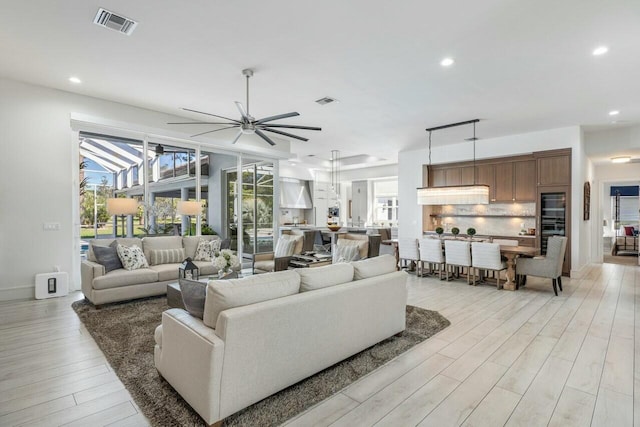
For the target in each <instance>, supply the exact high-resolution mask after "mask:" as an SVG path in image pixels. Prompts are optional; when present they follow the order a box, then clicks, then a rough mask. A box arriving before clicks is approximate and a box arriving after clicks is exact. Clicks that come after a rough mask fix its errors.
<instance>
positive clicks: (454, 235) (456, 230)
mask: <svg viewBox="0 0 640 427" xmlns="http://www.w3.org/2000/svg"><path fill="white" fill-rule="evenodd" d="M451 234H453V237H458V234H460V229H459V228H458V227H453V228H452V229H451Z"/></svg>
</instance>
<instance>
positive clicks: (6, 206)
mask: <svg viewBox="0 0 640 427" xmlns="http://www.w3.org/2000/svg"><path fill="white" fill-rule="evenodd" d="M76 113H79V114H83V115H88V116H94V117H101V118H105V119H107V120H111V121H114V122H119V123H132V124H135V125H136V126H140V127H146V128H148V129H156V130H159V132H162V133H161V134H163V135H169V136H176V137H177V136H178V135H180V136H185V134H178V133H177V132H175V128H173V129H172V128H169V127H168V126H167V125H166V122H167V121H171V120H174V119H175V118H176V117H174V116H171V115H167V114H164V113H159V112H155V111H150V110H144V109H141V108H136V107H132V106H128V105H124V104H118V103H115V102H109V101H105V100H101V99H96V98H90V97H86V96H82V95H77V94H72V93H69V92H63V91H59V90H54V89H48V88H44V87H41V86H33V85H28V84H23V83H19V82H16V81H12V80H6V79H0V141H1V142H2V144H1V145H2V149H3V155H2V156H0V194H1V195H2V202H1V204H0V206H1V207H0V240H1V241H2V247H1V248H0V271H1V272H2V280H0V300H5V299H16V298H32V297H33V296H34V288H33V286H34V285H33V284H34V281H35V279H34V275H35V274H36V273H42V272H50V271H53V269H54V266H59V267H60V269H61V270H62V271H67V272H69V273H70V276H71V279H72V283H71V287H72V289H73V288H75V289H78V288H79V268H78V265H79V252H78V248H77V244H76V243H75V240H74V236H77V235H78V230H77V229H76V226H75V225H74V223H77V218H75V219H74V210H75V214H76V215H77V208H74V206H73V198H74V197H75V194H76V193H77V191H78V189H77V185H78V183H77V178H76V182H73V179H72V176H73V175H74V173H75V175H76V177H77V169H78V163H79V159H78V158H77V157H76V158H73V154H72V153H74V149H75V150H76V151H75V152H76V153H77V144H78V141H77V139H76V134H75V133H74V132H73V131H72V130H71V126H70V118H71V115H72V114H76ZM214 135H215V134H214ZM216 138H217V137H216ZM202 141H205V140H202ZM207 141H212V142H211V144H208V145H210V146H212V147H213V146H217V147H220V146H222V145H223V142H221V141H220V140H219V139H218V140H215V139H213V138H211V139H208V140H207ZM224 143H228V141H224ZM239 144H240V145H239V146H238V147H233V149H235V150H238V151H240V150H242V151H248V152H253V153H260V152H265V150H264V149H262V148H259V147H258V148H252V141H251V140H250V139H247V140H244V142H242V143H240V142H239ZM278 145H279V146H280V148H279V150H283V151H284V149H285V148H286V152H287V154H286V156H288V147H289V144H288V142H285V143H282V144H280V143H278ZM229 148H232V147H231V146H229ZM272 151H273V150H272ZM284 156H285V153H282V156H280V157H284ZM46 222H55V223H59V224H60V230H58V231H43V224H44V223H46Z"/></svg>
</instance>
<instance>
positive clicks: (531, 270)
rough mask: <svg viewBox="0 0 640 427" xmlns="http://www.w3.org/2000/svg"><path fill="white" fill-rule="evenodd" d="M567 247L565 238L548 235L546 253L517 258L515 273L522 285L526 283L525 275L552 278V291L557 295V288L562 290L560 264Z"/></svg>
mask: <svg viewBox="0 0 640 427" xmlns="http://www.w3.org/2000/svg"><path fill="white" fill-rule="evenodd" d="M566 249H567V238H566V237H562V236H552V237H549V240H548V242H547V255H546V256H544V257H536V258H518V260H517V262H516V275H519V276H520V281H521V283H522V285H524V283H526V280H527V277H526V276H527V275H531V276H536V277H546V278H549V279H551V280H552V284H553V292H555V294H556V296H557V295H558V288H560V292H562V264H563V263H564V253H565V251H566Z"/></svg>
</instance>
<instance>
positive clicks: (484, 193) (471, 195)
mask: <svg viewBox="0 0 640 427" xmlns="http://www.w3.org/2000/svg"><path fill="white" fill-rule="evenodd" d="M418 204H419V205H487V204H489V186H488V185H458V186H451V187H425V188H418Z"/></svg>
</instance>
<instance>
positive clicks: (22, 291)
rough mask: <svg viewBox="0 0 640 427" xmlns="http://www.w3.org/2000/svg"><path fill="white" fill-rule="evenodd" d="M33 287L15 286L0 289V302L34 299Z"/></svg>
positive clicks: (34, 291) (34, 290)
mask: <svg viewBox="0 0 640 427" xmlns="http://www.w3.org/2000/svg"><path fill="white" fill-rule="evenodd" d="M35 298H36V287H35V285H27V286H17V287H15V288H7V289H0V301H12V300H18V299H35Z"/></svg>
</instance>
